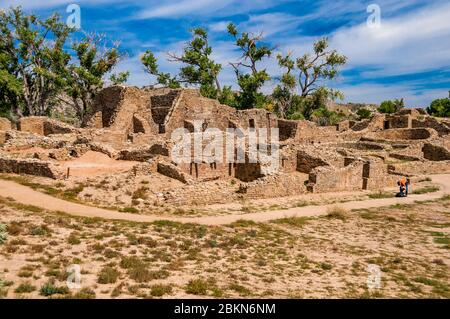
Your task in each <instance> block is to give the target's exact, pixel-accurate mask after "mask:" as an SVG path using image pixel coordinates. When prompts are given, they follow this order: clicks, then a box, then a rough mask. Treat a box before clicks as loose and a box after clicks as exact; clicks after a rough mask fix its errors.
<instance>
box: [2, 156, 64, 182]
mask: <svg viewBox="0 0 450 319" xmlns="http://www.w3.org/2000/svg"><path fill="white" fill-rule="evenodd" d="M0 172H3V173H14V174H28V175H36V176H43V177H49V178H53V179H61V178H63V177H64V173H63V172H62V171H61V170H60V169H59V168H58V167H57V166H56V165H54V164H53V163H51V162H46V161H41V160H38V159H19V158H9V157H0Z"/></svg>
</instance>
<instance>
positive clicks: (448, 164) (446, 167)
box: [391, 161, 450, 175]
mask: <svg viewBox="0 0 450 319" xmlns="http://www.w3.org/2000/svg"><path fill="white" fill-rule="evenodd" d="M391 169H392V170H393V172H396V173H399V174H404V175H427V174H448V173H450V161H439V162H432V161H431V162H430V161H422V162H406V163H399V164H395V165H394V166H393V167H392V168H391Z"/></svg>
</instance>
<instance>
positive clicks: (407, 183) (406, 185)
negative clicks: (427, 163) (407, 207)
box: [405, 177, 411, 196]
mask: <svg viewBox="0 0 450 319" xmlns="http://www.w3.org/2000/svg"><path fill="white" fill-rule="evenodd" d="M409 184H411V180H410V179H409V177H408V178H406V183H405V195H406V196H408V192H409Z"/></svg>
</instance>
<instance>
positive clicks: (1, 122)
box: [0, 117, 12, 131]
mask: <svg viewBox="0 0 450 319" xmlns="http://www.w3.org/2000/svg"><path fill="white" fill-rule="evenodd" d="M11 129H12V124H11V121H10V120H8V119H7V118H4V117H0V131H9V130H11Z"/></svg>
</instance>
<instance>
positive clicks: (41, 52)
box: [0, 7, 72, 116]
mask: <svg viewBox="0 0 450 319" xmlns="http://www.w3.org/2000/svg"><path fill="white" fill-rule="evenodd" d="M71 31H72V30H71V29H70V28H69V27H67V26H66V24H65V23H63V22H61V20H60V17H59V16H58V15H57V14H54V15H52V16H51V17H49V18H48V19H46V20H40V19H38V17H37V16H35V15H33V14H32V15H25V14H24V13H23V12H22V10H21V8H20V7H17V8H11V9H9V10H8V11H0V49H1V50H0V103H1V105H2V108H3V110H2V112H3V113H5V112H8V111H10V112H12V113H13V114H14V115H16V116H22V115H48V114H49V113H50V111H51V109H52V108H53V106H55V104H56V103H57V96H58V94H59V93H60V92H61V91H62V90H63V89H64V87H65V86H66V80H65V77H64V75H65V70H66V67H67V65H68V63H69V61H70V55H69V54H68V53H67V52H66V51H65V50H64V44H65V43H66V39H67V37H68V36H69V34H70V32H71Z"/></svg>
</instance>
